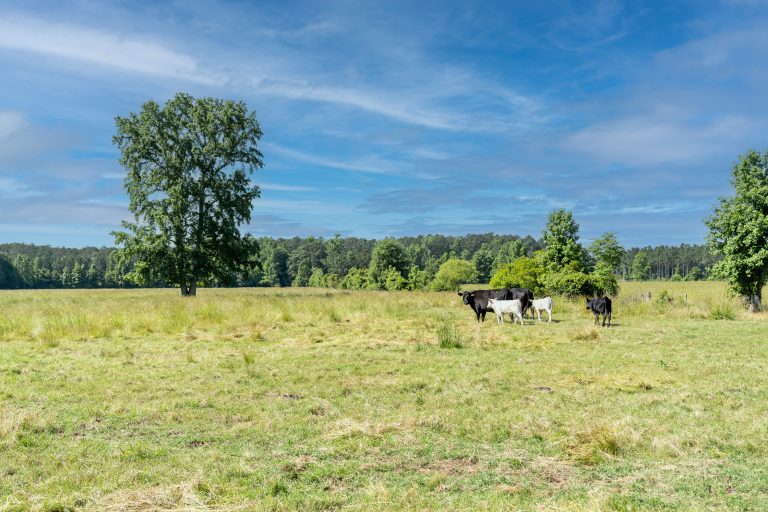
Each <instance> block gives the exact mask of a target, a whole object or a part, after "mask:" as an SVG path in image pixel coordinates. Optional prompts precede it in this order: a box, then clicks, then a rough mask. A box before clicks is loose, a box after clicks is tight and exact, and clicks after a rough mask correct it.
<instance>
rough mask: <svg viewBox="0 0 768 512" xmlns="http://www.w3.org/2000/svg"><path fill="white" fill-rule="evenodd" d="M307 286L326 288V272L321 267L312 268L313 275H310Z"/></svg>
mask: <svg viewBox="0 0 768 512" xmlns="http://www.w3.org/2000/svg"><path fill="white" fill-rule="evenodd" d="M307 286H311V287H313V288H325V273H324V272H323V269H321V268H315V269H313V270H312V275H311V276H309V281H308V282H307Z"/></svg>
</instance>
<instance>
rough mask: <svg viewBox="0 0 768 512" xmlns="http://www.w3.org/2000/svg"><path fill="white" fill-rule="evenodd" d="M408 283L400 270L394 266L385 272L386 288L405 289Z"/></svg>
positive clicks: (390, 289)
mask: <svg viewBox="0 0 768 512" xmlns="http://www.w3.org/2000/svg"><path fill="white" fill-rule="evenodd" d="M407 285H408V281H406V280H405V278H404V277H403V276H402V275H401V274H400V272H399V271H398V270H397V269H396V268H394V267H389V270H387V272H386V273H385V274H384V289H385V290H389V291H396V290H405V288H406V286H407Z"/></svg>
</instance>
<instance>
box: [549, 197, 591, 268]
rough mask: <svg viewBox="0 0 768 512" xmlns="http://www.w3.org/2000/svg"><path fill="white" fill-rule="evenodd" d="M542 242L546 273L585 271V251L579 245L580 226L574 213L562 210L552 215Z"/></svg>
mask: <svg viewBox="0 0 768 512" xmlns="http://www.w3.org/2000/svg"><path fill="white" fill-rule="evenodd" d="M542 241H543V242H544V246H545V248H544V252H543V253H542V255H541V260H542V264H543V266H544V270H545V271H547V272H561V271H563V270H564V269H566V268H567V269H569V270H574V271H583V270H584V249H583V248H582V247H581V244H580V243H579V225H578V224H576V221H575V220H573V212H571V211H570V210H563V209H560V210H555V211H553V212H552V213H550V214H549V218H548V219H547V229H545V230H544V233H543V234H542Z"/></svg>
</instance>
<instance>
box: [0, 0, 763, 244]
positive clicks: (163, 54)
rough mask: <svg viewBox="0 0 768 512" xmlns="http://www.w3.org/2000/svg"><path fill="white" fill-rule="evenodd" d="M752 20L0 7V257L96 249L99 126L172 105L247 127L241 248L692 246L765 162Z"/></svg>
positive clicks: (623, 11) (588, 11)
mask: <svg viewBox="0 0 768 512" xmlns="http://www.w3.org/2000/svg"><path fill="white" fill-rule="evenodd" d="M767 24H768V1H765V0H752V1H750V0H742V1H736V0H732V1H719V2H718V1H716V0H713V1H711V2H700V1H690V2H685V1H680V2H650V1H649V2H643V1H627V2H620V1H600V2H569V1H564V0H558V1H546V0H545V1H540V2H524V1H519V2H515V1H503V2H475V3H470V2H462V1H458V2H451V1H440V2H412V1H404V2H399V1H386V2H350V1H344V2H334V1H323V2H301V1H297V2H284V1H279V2H246V1H243V2H239V1H233V0H228V1H208V0H201V1H195V2H187V1H178V2H156V1H153V2H139V1H125V2H111V3H110V2H106V1H95V0H87V1H86V0H83V1H70V2H59V1H50V2H46V1H37V2H28V1H16V0H4V1H3V2H2V4H0V242H11V241H19V242H33V243H42V244H52V245H65V246H75V247H78V246H84V245H111V244H112V241H113V239H112V237H111V235H110V234H109V233H110V231H112V230H113V229H115V228H117V227H118V226H119V223H120V220H122V219H128V218H129V217H130V214H129V212H128V209H127V203H128V200H127V196H126V195H125V192H124V190H123V187H122V179H123V176H124V172H123V170H122V169H121V168H120V166H119V165H118V163H117V159H118V155H117V152H116V151H115V148H114V147H113V145H112V142H111V140H112V136H113V135H114V132H115V128H114V117H115V116H116V115H126V114H128V113H129V112H137V111H138V110H139V109H140V108H141V105H142V103H143V102H145V101H147V100H148V99H154V100H157V101H159V102H165V101H166V100H167V99H169V98H170V97H172V96H173V95H174V94H175V93H176V92H178V91H184V92H188V93H190V94H193V95H196V96H215V97H222V98H229V99H237V100H243V101H245V102H246V103H247V104H248V106H249V107H250V108H251V109H254V110H255V111H256V112H257V115H258V118H259V120H260V122H261V125H262V129H263V131H264V137H263V139H262V144H261V149H262V151H263V153H264V157H265V158H264V160H265V164H266V165H265V167H264V169H262V170H260V171H258V172H257V173H256V174H255V175H254V181H255V182H256V183H258V184H260V185H261V187H262V197H261V198H260V199H258V200H256V201H255V202H254V209H253V220H252V223H251V225H249V226H246V227H245V230H246V231H249V232H252V233H254V234H256V235H270V236H280V237H291V236H296V235H298V236H307V235H315V236H326V237H327V236H332V235H333V234H334V233H337V232H338V233H341V234H342V235H345V236H347V235H353V236H363V237H370V238H382V237H385V236H390V235H391V236H401V235H413V234H426V233H443V234H465V233H480V232H488V231H493V232H497V233H512V234H519V235H528V234H530V235H533V236H534V237H539V236H540V235H541V231H542V229H543V227H544V223H545V221H546V216H547V214H548V212H550V211H551V210H553V209H555V208H560V207H564V208H569V209H572V210H573V211H574V215H575V217H576V220H577V221H578V222H579V224H580V227H581V234H582V238H583V239H584V240H585V241H587V242H588V241H589V240H590V239H592V238H594V237H596V236H599V235H600V234H601V233H603V232H606V231H614V232H616V233H617V234H618V236H619V239H620V241H621V242H622V243H623V244H625V245H627V246H634V245H645V244H679V243H701V242H703V240H704V238H705V235H706V228H705V226H704V225H703V222H702V219H703V218H704V217H706V216H707V215H708V214H709V212H711V210H712V207H713V206H714V205H715V203H716V201H717V198H718V197H719V196H722V195H724V194H728V193H729V191H730V185H729V178H730V170H731V167H732V165H733V163H734V161H735V160H736V159H737V157H738V155H739V154H741V153H743V152H745V151H746V150H747V149H749V148H755V149H758V150H766V149H768V137H766V134H767V133H768V130H767V129H766V128H768V116H766V112H768V94H766V93H765V91H766V88H767V85H768V30H766V28H765V27H766V26H767Z"/></svg>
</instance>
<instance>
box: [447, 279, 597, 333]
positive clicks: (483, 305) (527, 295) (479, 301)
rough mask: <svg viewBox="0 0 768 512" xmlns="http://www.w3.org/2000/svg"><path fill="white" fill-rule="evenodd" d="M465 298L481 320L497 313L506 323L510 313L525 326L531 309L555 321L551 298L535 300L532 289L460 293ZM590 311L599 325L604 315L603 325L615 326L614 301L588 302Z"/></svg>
mask: <svg viewBox="0 0 768 512" xmlns="http://www.w3.org/2000/svg"><path fill="white" fill-rule="evenodd" d="M459 295H460V296H461V297H462V298H463V299H464V304H466V305H468V306H469V307H471V308H472V310H473V311H474V312H475V316H476V317H477V321H478V322H479V321H480V320H481V319H482V320H483V321H485V313H487V312H488V311H493V312H494V313H496V321H497V322H498V323H500V324H501V323H504V315H505V314H509V316H510V317H511V318H512V323H515V322H517V320H520V324H521V325H522V324H523V315H525V312H526V311H528V309H531V310H532V312H531V316H533V311H536V316H537V317H538V319H539V322H541V312H542V311H546V312H547V315H548V316H549V322H552V306H553V304H554V303H553V301H552V298H551V297H545V298H543V299H534V297H533V292H531V290H529V289H528V288H502V289H501V290H475V291H473V292H459ZM587 309H588V310H590V311H591V312H592V314H593V315H594V316H595V324H598V323H599V320H600V316H601V315H602V317H603V324H602V325H603V326H605V321H606V320H608V327H610V326H611V299H609V298H608V297H596V298H594V299H591V300H587Z"/></svg>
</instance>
